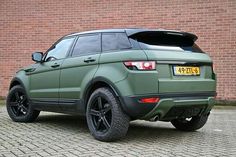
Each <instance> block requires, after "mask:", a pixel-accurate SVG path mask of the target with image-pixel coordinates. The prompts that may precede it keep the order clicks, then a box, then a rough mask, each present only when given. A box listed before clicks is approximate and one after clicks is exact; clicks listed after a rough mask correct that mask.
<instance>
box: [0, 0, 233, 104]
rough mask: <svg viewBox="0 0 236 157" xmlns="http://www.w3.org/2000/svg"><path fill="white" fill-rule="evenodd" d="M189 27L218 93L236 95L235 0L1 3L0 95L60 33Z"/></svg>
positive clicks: (37, 0)
mask: <svg viewBox="0 0 236 157" xmlns="http://www.w3.org/2000/svg"><path fill="white" fill-rule="evenodd" d="M122 27H144V28H165V29H175V30H182V31H189V32H193V33H195V34H197V35H198V36H199V39H198V41H197V43H198V44H199V46H200V47H202V49H203V50H205V51H206V52H207V53H208V54H209V55H210V56H211V57H212V58H213V60H214V65H215V71H216V73H217V74H218V78H217V79H218V86H217V92H218V97H217V98H218V99H221V100H236V73H235V65H236V64H235V62H236V1H235V0H225V1H222V0H176V1H163V0H146V1H141V0H139V1H131V0H119V1H118V0H114V1H111V0H94V1H91V0H86V1H84V0H80V1H76V0H55V1H48V0H35V1H29V0H21V1H19V0H8V1H1V3H0V96H5V95H6V94H7V90H8V86H9V81H10V79H11V78H12V77H13V75H14V73H15V71H17V69H19V68H20V67H22V66H25V65H28V64H30V63H32V61H31V53H32V52H34V51H46V49H47V48H49V46H50V45H51V44H52V43H53V42H54V41H55V40H57V39H58V38H60V37H61V36H63V35H65V34H68V33H71V32H77V31H85V30H92V29H103V28H122Z"/></svg>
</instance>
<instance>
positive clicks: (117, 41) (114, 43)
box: [102, 33, 131, 51]
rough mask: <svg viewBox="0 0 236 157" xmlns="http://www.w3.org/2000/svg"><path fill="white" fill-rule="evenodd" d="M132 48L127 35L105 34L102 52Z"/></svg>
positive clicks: (103, 35)
mask: <svg viewBox="0 0 236 157" xmlns="http://www.w3.org/2000/svg"><path fill="white" fill-rule="evenodd" d="M129 48H131V45H130V42H129V39H128V37H127V36H126V34H125V33H103V34H102V51H110V50H122V49H129Z"/></svg>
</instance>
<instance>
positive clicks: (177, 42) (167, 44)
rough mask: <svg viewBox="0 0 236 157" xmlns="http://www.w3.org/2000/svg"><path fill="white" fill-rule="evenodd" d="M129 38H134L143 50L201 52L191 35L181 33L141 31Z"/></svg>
mask: <svg viewBox="0 0 236 157" xmlns="http://www.w3.org/2000/svg"><path fill="white" fill-rule="evenodd" d="M130 38H131V39H133V40H136V41H137V42H138V43H139V45H140V47H141V48H142V49H145V50H177V51H188V52H199V53H203V51H202V50H201V49H200V48H199V47H198V45H197V44H195V43H194V41H193V39H192V38H191V37H189V36H184V35H181V34H174V33H173V34H165V33H162V32H143V33H139V34H136V35H133V36H131V37H130Z"/></svg>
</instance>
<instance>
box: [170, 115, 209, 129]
mask: <svg viewBox="0 0 236 157" xmlns="http://www.w3.org/2000/svg"><path fill="white" fill-rule="evenodd" d="M207 119H208V115H202V116H195V117H192V118H182V119H175V120H172V121H171V123H172V125H173V126H174V127H175V128H176V129H178V130H182V131H195V130H198V129H200V128H202V127H203V126H204V125H205V124H206V122H207Z"/></svg>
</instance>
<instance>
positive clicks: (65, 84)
mask: <svg viewBox="0 0 236 157" xmlns="http://www.w3.org/2000/svg"><path fill="white" fill-rule="evenodd" d="M100 53H101V34H99V33H96V34H86V35H80V36H78V39H77V41H76V44H75V46H74V48H73V51H72V53H71V54H70V57H69V58H67V59H65V61H64V62H63V64H62V66H61V74H60V90H59V97H60V99H59V102H60V105H61V108H62V110H64V111H72V112H73V111H75V109H76V108H77V107H79V110H80V105H79V104H80V97H81V92H82V91H81V89H83V88H84V87H85V86H86V85H87V84H88V82H90V81H91V80H92V78H93V76H94V74H95V72H96V71H97V68H98V60H99V57H100Z"/></svg>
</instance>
